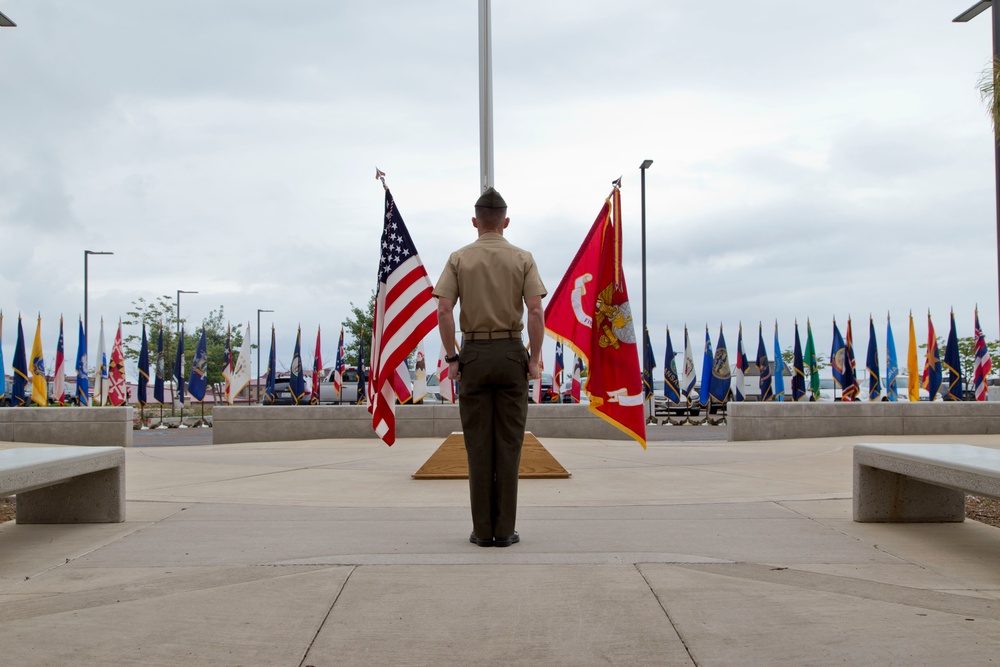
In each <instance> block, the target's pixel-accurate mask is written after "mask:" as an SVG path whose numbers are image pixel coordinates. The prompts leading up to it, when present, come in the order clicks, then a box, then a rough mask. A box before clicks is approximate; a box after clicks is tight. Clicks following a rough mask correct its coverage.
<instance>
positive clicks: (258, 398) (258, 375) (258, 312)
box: [254, 308, 274, 401]
mask: <svg viewBox="0 0 1000 667" xmlns="http://www.w3.org/2000/svg"><path fill="white" fill-rule="evenodd" d="M273 312H274V311H273V310H265V309H263V308H258V309H257V375H255V376H254V379H256V380H257V383H256V386H257V400H258V401H259V400H260V314H261V313H273Z"/></svg>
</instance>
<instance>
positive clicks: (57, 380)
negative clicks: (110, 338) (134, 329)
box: [0, 313, 250, 408]
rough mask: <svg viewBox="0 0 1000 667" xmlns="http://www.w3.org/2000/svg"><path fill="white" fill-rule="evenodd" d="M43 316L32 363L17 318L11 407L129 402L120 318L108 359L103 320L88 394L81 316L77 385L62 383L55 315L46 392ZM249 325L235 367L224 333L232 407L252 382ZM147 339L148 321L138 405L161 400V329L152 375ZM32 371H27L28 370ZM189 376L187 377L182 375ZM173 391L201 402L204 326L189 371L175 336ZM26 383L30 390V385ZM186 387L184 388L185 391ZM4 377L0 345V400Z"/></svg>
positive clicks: (205, 382)
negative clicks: (53, 353) (52, 360)
mask: <svg viewBox="0 0 1000 667" xmlns="http://www.w3.org/2000/svg"><path fill="white" fill-rule="evenodd" d="M41 328H42V317H41V315H39V316H38V320H37V323H36V326H35V338H34V342H33V344H32V346H31V359H30V363H29V362H28V359H27V357H26V355H25V343H24V328H23V323H22V321H21V317H20V316H18V318H17V338H16V341H15V343H14V359H13V362H12V364H11V370H12V377H11V387H10V401H9V402H10V405H11V406H13V407H25V406H28V405H31V404H32V403H34V404H35V405H37V406H47V405H49V404H50V403H52V404H56V405H66V404H68V403H70V402H72V403H75V404H77V405H80V406H104V405H111V406H121V405H125V404H126V403H128V402H129V396H128V384H127V382H126V377H125V350H124V346H123V344H122V325H121V322H120V321H119V323H118V330H117V332H116V333H115V338H114V343H113V344H112V347H111V356H110V358H109V357H108V354H107V351H106V347H105V337H104V321H103V320H101V329H100V334H99V338H98V344H97V357H98V363H97V365H96V366H95V369H94V388H93V392H91V387H90V377H89V373H88V368H87V366H88V364H87V334H86V332H85V330H84V327H83V320H82V319H81V320H80V324H79V336H78V344H77V355H76V388H75V390H74V391H73V392H72V393H69V392H67V387H66V355H65V345H64V338H63V319H62V318H59V341H58V342H57V343H56V358H55V368H54V369H53V372H52V388H51V392H50V391H49V387H48V382H47V378H46V372H45V358H44V354H43V353H42V336H41ZM249 335H250V328H249V325H247V335H246V337H244V339H243V340H244V341H245V342H244V349H243V350H241V351H240V353H239V356H238V358H237V360H236V363H235V365H234V364H233V355H232V350H231V344H230V343H231V337H230V336H229V334H228V333H227V336H226V348H225V365H224V368H223V371H222V374H223V376H224V377H225V379H226V382H225V398H226V400H227V401H228V402H229V404H230V405H232V403H233V398H234V397H235V396H236V395H238V394H239V392H240V391H242V389H243V387H245V386H246V385H247V384H249V382H250V354H249V347H248V343H247V341H249ZM2 340H3V314H2V313H0V342H2ZM149 359H150V352H149V342H148V339H147V337H146V325H145V324H143V326H142V342H141V347H140V351H139V359H138V373H139V377H138V383H137V384H138V395H137V397H136V398H137V400H136V404H137V405H138V406H139V407H140V408H143V407H146V406H147V405H149V404H150V403H152V402H156V403H160V404H163V403H164V399H165V385H166V381H167V378H166V377H165V373H164V366H165V364H164V350H163V327H162V326H161V327H160V332H159V340H158V343H157V349H156V356H155V357H154V363H155V367H154V368H155V374H154V375H151V374H150V367H149ZM29 373H30V374H29ZM150 378H153V399H152V401H151V400H150V399H149V396H148V388H149V383H150ZM187 378H189V380H188V381H186V379H187ZM172 379H173V381H174V391H175V393H174V395H175V396H177V397H179V400H180V402H181V403H182V404H183V403H184V398H185V393H188V394H190V395H191V396H192V397H193V398H195V399H197V400H199V401H203V400H204V399H205V392H206V390H207V387H208V351H207V344H206V339H205V330H204V328H203V329H202V332H201V338H200V339H199V341H198V346H197V349H196V350H195V355H194V359H193V360H192V363H191V370H190V373H189V374H188V375H187V376H185V373H184V330H183V329H181V335H180V337H179V339H178V346H177V357H176V360H175V362H174V375H173V378H172ZM29 387H30V391H29V389H28V388H29ZM185 390H186V391H185ZM7 393H8V390H7V381H6V375H5V371H4V361H3V347H2V345H0V399H4V398H6V397H7Z"/></svg>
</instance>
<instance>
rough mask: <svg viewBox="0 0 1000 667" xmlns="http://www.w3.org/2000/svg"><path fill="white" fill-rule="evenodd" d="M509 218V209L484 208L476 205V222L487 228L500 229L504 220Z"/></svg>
mask: <svg viewBox="0 0 1000 667" xmlns="http://www.w3.org/2000/svg"><path fill="white" fill-rule="evenodd" d="M506 219H507V209H505V208H483V207H481V206H477V207H476V224H478V225H479V226H480V227H483V228H485V229H500V228H501V227H503V222H504V220H506Z"/></svg>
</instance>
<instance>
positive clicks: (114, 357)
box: [108, 320, 128, 406]
mask: <svg viewBox="0 0 1000 667" xmlns="http://www.w3.org/2000/svg"><path fill="white" fill-rule="evenodd" d="M108 402H109V403H111V405H114V406H122V405H125V404H126V403H127V402H128V388H127V387H126V385H125V350H124V348H123V347H122V323H121V320H119V321H118V330H117V333H115V341H114V343H113V344H112V345H111V363H110V364H108Z"/></svg>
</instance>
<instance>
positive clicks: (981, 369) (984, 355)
mask: <svg viewBox="0 0 1000 667" xmlns="http://www.w3.org/2000/svg"><path fill="white" fill-rule="evenodd" d="M992 371H993V360H992V359H990V351H989V349H988V348H987V347H986V336H984V335H983V329H982V327H980V326H979V308H976V367H975V383H974V384H973V387H974V389H975V394H976V400H977V401H985V400H987V398H988V393H989V392H988V390H987V387H986V378H988V377H989V375H990V373H991V372H992Z"/></svg>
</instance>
